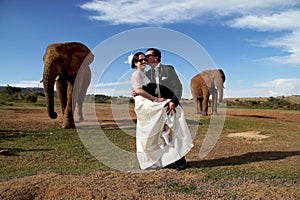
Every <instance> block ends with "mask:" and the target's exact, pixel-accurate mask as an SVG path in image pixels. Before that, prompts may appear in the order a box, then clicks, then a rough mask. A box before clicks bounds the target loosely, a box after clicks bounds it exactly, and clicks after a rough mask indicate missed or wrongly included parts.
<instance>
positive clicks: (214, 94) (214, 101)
mask: <svg viewBox="0 0 300 200" xmlns="http://www.w3.org/2000/svg"><path fill="white" fill-rule="evenodd" d="M211 94H212V106H211V109H212V114H213V115H217V114H218V111H217V104H218V96H217V89H215V88H213V89H212V91H211Z"/></svg>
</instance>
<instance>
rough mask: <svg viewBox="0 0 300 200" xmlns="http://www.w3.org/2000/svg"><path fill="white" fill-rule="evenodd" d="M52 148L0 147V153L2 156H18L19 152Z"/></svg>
mask: <svg viewBox="0 0 300 200" xmlns="http://www.w3.org/2000/svg"><path fill="white" fill-rule="evenodd" d="M53 150H54V149H22V148H5V149H2V148H0V155H3V156H20V155H19V153H21V152H32V151H53Z"/></svg>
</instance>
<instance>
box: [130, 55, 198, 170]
mask: <svg viewBox="0 0 300 200" xmlns="http://www.w3.org/2000/svg"><path fill="white" fill-rule="evenodd" d="M146 65H147V58H146V57H145V54H144V53H143V52H138V53H136V54H134V56H133V58H132V65H131V67H132V68H133V69H136V70H135V71H134V72H133V74H132V76H131V81H132V88H133V90H134V92H135V93H136V94H137V95H136V96H135V97H134V99H135V108H134V110H135V113H136V116H137V127H136V149H137V158H138V161H139V164H140V167H141V169H159V168H162V167H165V166H167V165H169V164H172V163H174V162H175V161H177V160H179V159H181V158H182V157H184V156H185V155H186V154H187V153H188V152H189V151H190V150H191V148H192V147H193V143H192V138H191V135H190V132H189V129H188V126H187V123H186V120H185V117H184V112H183V109H182V108H181V107H180V106H177V107H176V113H175V114H173V115H168V114H167V108H166V105H167V104H168V103H169V102H170V99H164V98H157V97H155V96H153V95H151V94H153V91H150V90H151V88H153V86H152V87H149V86H150V85H151V83H150V80H149V78H148V77H147V76H146V74H145V71H144V70H145V67H146Z"/></svg>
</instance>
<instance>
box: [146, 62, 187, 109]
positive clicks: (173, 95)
mask: <svg viewBox="0 0 300 200" xmlns="http://www.w3.org/2000/svg"><path fill="white" fill-rule="evenodd" d="M152 70H154V69H152V68H151V69H150V70H149V71H147V72H146V75H147V77H148V78H149V79H150V80H151V84H149V86H148V88H147V92H149V93H150V94H151V95H153V96H156V97H158V94H155V89H156V87H157V85H156V82H155V79H154V75H153V74H151V73H154V72H152ZM158 74H159V90H160V95H161V97H163V98H165V99H171V101H172V102H174V103H175V106H178V105H179V101H180V99H181V95H182V84H181V82H180V80H179V78H178V76H177V74H176V72H175V69H174V67H173V66H170V65H163V64H160V65H159V66H158Z"/></svg>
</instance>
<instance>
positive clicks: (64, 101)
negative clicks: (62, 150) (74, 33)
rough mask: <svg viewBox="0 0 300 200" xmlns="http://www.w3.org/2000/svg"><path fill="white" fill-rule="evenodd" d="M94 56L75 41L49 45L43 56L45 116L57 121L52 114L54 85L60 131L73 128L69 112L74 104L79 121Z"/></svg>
mask: <svg viewBox="0 0 300 200" xmlns="http://www.w3.org/2000/svg"><path fill="white" fill-rule="evenodd" d="M93 60H94V55H93V53H92V52H91V51H90V49H89V48H88V47H86V46H85V45H84V44H82V43H79V42H66V43H53V44H49V45H48V46H47V48H46V52H45V54H44V56H43V62H44V71H43V79H42V81H41V82H43V86H44V92H45V97H46V105H47V112H48V116H49V117H50V118H51V119H56V118H57V113H56V112H55V111H54V84H55V85H56V94H57V97H58V100H59V103H60V108H61V112H62V115H63V124H62V128H65V129H70V128H75V124H74V116H73V111H74V110H75V106H76V103H77V105H78V107H77V110H78V115H79V121H82V120H83V115H82V104H83V100H84V98H85V95H86V92H87V88H88V87H89V84H90V82H91V70H90V67H89V65H90V64H91V63H92V62H93Z"/></svg>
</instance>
